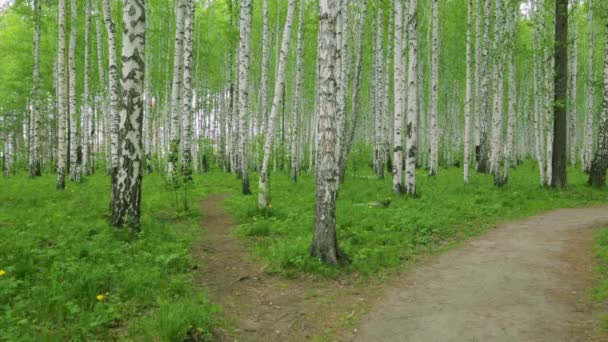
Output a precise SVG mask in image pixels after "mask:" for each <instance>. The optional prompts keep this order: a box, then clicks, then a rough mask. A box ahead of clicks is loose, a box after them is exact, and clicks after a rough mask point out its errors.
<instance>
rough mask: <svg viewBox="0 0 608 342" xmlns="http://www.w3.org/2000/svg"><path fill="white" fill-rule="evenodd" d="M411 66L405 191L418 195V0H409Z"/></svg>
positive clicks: (411, 194) (409, 73) (409, 72)
mask: <svg viewBox="0 0 608 342" xmlns="http://www.w3.org/2000/svg"><path fill="white" fill-rule="evenodd" d="M408 23H409V28H408V31H409V34H408V35H409V39H408V48H409V64H408V65H409V66H408V72H407V75H408V85H407V87H408V88H407V91H408V95H407V98H408V105H407V144H406V166H405V191H406V193H407V194H408V195H410V196H416V158H417V156H418V150H417V148H418V147H417V146H418V0H409V4H408Z"/></svg>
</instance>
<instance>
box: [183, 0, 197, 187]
mask: <svg viewBox="0 0 608 342" xmlns="http://www.w3.org/2000/svg"><path fill="white" fill-rule="evenodd" d="M183 1H184V40H183V58H184V59H183V62H182V63H183V67H182V68H183V76H182V77H183V79H182V90H181V92H182V101H181V109H182V116H181V120H182V131H181V133H182V137H181V143H182V170H181V171H182V176H183V177H184V182H186V183H191V182H192V147H191V141H192V120H193V116H192V34H193V26H194V2H193V0H183Z"/></svg>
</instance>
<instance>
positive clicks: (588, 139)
mask: <svg viewBox="0 0 608 342" xmlns="http://www.w3.org/2000/svg"><path fill="white" fill-rule="evenodd" d="M588 1H589V12H588V16H589V17H588V19H587V21H588V22H589V71H588V76H587V77H588V79H587V113H586V115H585V137H584V144H583V171H585V172H591V163H592V158H593V120H594V117H595V98H594V94H595V63H594V60H593V56H594V55H595V28H594V25H593V11H594V7H593V0H588Z"/></svg>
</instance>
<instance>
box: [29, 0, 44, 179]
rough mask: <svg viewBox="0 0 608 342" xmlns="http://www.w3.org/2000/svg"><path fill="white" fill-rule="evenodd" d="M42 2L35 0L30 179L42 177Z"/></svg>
mask: <svg viewBox="0 0 608 342" xmlns="http://www.w3.org/2000/svg"><path fill="white" fill-rule="evenodd" d="M41 12H42V3H41V0H34V70H33V77H32V82H33V87H32V114H31V120H30V125H31V127H30V132H31V137H30V139H31V143H30V160H29V161H30V164H29V172H30V177H38V176H40V175H42V167H41V156H40V17H41V15H42V13H41Z"/></svg>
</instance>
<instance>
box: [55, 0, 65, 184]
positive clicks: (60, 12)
mask: <svg viewBox="0 0 608 342" xmlns="http://www.w3.org/2000/svg"><path fill="white" fill-rule="evenodd" d="M65 11H66V5H65V0H59V3H58V8H57V21H58V30H57V45H58V47H57V114H58V115H57V189H58V190H63V189H65V172H66V168H67V146H66V138H67V137H66V134H67V127H66V124H67V108H66V107H67V105H66V100H67V98H66V91H67V89H66V83H65V50H66V49H65V45H66V41H65Z"/></svg>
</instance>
